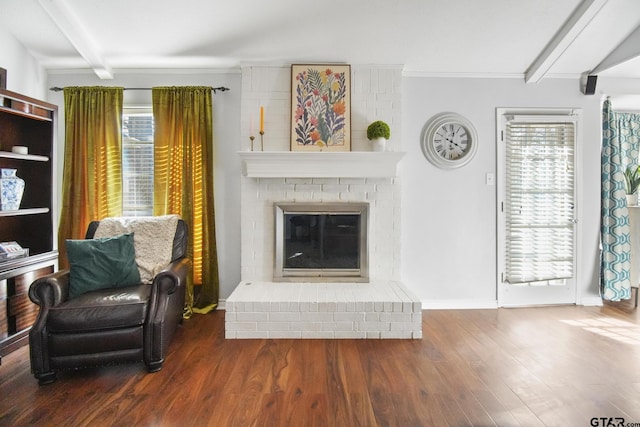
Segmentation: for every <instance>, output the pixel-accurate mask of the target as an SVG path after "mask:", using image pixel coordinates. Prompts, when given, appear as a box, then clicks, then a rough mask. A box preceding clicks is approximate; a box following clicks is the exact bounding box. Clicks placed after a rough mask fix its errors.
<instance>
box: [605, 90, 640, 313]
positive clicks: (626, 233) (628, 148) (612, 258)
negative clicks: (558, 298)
mask: <svg viewBox="0 0 640 427" xmlns="http://www.w3.org/2000/svg"><path fill="white" fill-rule="evenodd" d="M602 115H603V121H602V200H601V216H602V218H601V230H600V239H601V244H602V255H601V284H600V285H601V291H602V296H603V298H604V299H606V300H609V301H620V300H622V299H629V298H631V281H630V270H631V244H630V239H631V235H630V227H629V210H628V209H627V202H626V197H625V195H626V194H625V187H624V171H625V169H626V168H627V166H629V165H637V164H638V146H639V136H640V115H637V114H629V113H616V112H614V111H612V109H611V102H610V101H609V100H608V99H607V100H605V102H604V106H603V112H602Z"/></svg>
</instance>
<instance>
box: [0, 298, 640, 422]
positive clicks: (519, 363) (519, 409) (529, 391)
mask: <svg viewBox="0 0 640 427" xmlns="http://www.w3.org/2000/svg"><path fill="white" fill-rule="evenodd" d="M424 314H425V315H424V318H423V339H421V340H226V339H225V338H224V312H214V313H211V314H209V315H204V316H203V315H196V316H194V317H192V318H191V319H189V320H186V321H185V322H184V324H183V326H182V327H180V328H179V329H178V331H177V333H176V335H175V338H174V342H173V343H172V345H171V347H170V352H169V354H168V356H167V359H166V362H165V364H164V367H163V369H162V370H161V371H160V372H157V373H154V374H148V373H147V372H146V370H145V368H144V365H142V364H129V365H119V366H110V367H101V368H92V369H85V370H78V371H65V372H62V373H60V375H59V379H58V381H57V382H55V383H54V384H51V385H48V386H38V385H37V381H36V380H35V379H34V378H33V377H32V376H31V374H30V372H29V369H30V366H29V360H28V358H29V353H28V349H27V348H26V347H23V348H20V349H18V350H17V351H15V352H14V353H11V354H9V355H7V356H6V357H3V360H2V365H0V395H2V396H3V399H0V425H17V426H22V425H56V426H58V425H60V426H74V427H75V426H92V427H93V426H99V427H100V426H103V425H104V426H119V425H123V426H124V425H140V426H151V425H153V426H160V427H163V426H178V425H179V426H185V427H190V426H243V427H245V426H274V425H275V426H311V425H317V426H373V427H377V426H447V425H450V426H465V425H470V426H491V425H514V426H518V425H520V426H527V427H528V426H539V425H589V422H590V419H591V418H593V417H624V418H625V421H626V422H631V423H633V422H636V423H637V422H640V369H637V368H636V366H637V361H638V360H640V338H639V337H640V319H639V314H638V312H637V311H636V310H633V309H631V308H630V307H629V306H628V305H619V306H616V305H611V304H607V305H605V306H604V307H575V306H563V307H540V308H524V309H498V310H443V311H440V310H434V311H425V313H424ZM7 397H8V398H7Z"/></svg>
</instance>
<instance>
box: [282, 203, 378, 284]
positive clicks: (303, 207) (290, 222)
mask: <svg viewBox="0 0 640 427" xmlns="http://www.w3.org/2000/svg"><path fill="white" fill-rule="evenodd" d="M275 210H276V227H275V237H276V242H275V246H276V256H275V270H274V280H276V281H287V280H291V281H293V280H300V279H301V278H305V279H307V280H309V281H312V280H314V279H316V280H322V281H352V282H366V281H368V255H367V230H368V224H367V222H368V212H369V205H368V204H367V203H276V204H275Z"/></svg>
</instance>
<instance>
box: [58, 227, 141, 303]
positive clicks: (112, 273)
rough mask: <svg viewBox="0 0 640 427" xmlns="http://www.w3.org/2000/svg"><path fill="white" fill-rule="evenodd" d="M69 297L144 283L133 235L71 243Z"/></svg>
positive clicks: (69, 249) (67, 246)
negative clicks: (141, 278)
mask: <svg viewBox="0 0 640 427" xmlns="http://www.w3.org/2000/svg"><path fill="white" fill-rule="evenodd" d="M66 248H67V257H68V259H69V265H70V276H69V297H70V298H75V297H76V296H78V295H80V294H83V293H85V292H89V291H95V290H97V289H104V288H113V287H120V286H131V285H137V284H139V283H140V273H139V271H138V266H137V265H136V252H135V247H134V240H133V233H128V234H121V235H119V236H114V237H103V238H99V239H90V240H67V241H66Z"/></svg>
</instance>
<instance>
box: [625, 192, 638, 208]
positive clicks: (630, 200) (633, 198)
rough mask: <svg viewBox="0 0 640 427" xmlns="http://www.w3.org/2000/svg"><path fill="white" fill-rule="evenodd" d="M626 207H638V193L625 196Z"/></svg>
mask: <svg viewBox="0 0 640 427" xmlns="http://www.w3.org/2000/svg"><path fill="white" fill-rule="evenodd" d="M627 206H638V193H633V194H627Z"/></svg>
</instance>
